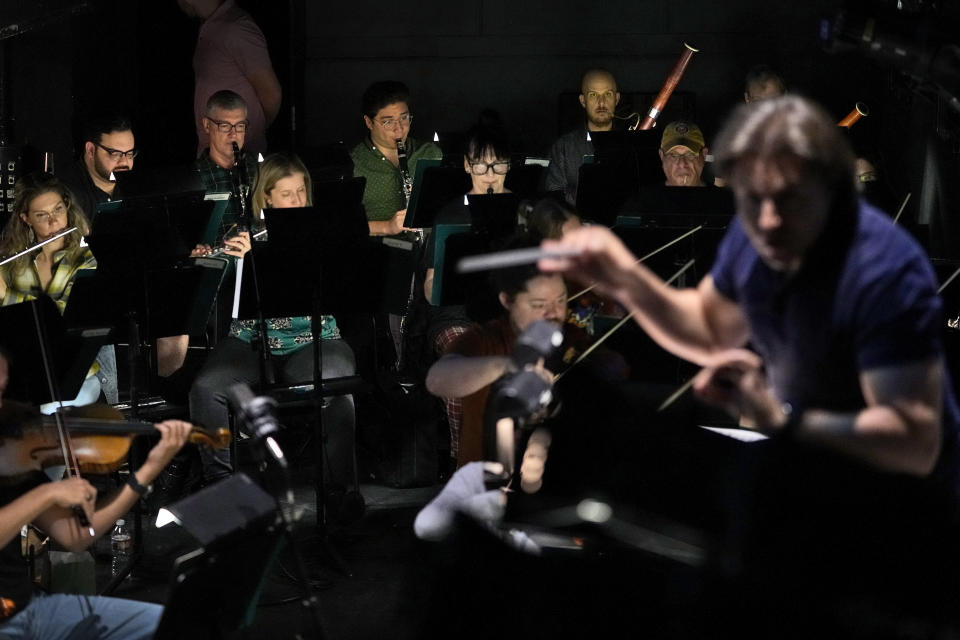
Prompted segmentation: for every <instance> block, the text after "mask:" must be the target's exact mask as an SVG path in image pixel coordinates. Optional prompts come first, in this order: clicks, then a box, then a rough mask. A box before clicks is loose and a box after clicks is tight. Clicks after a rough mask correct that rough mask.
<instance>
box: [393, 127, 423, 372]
mask: <svg viewBox="0 0 960 640" xmlns="http://www.w3.org/2000/svg"><path fill="white" fill-rule="evenodd" d="M397 168H398V169H399V170H400V193H401V195H402V196H403V206H404V208H406V207H407V206H409V205H410V194H411V193H413V177H412V176H411V175H410V166H409V164H408V163H407V146H406V145H405V144H404V143H403V139H401V138H397ZM416 235H417V242H418V243H422V241H423V232H422V231H419V230H418V231H417V232H416ZM414 274H416V272H414ZM414 277H416V275H414ZM415 289H416V287H415V286H414V283H413V282H411V283H410V295H409V296H408V297H407V305H406V309H405V310H404V312H403V316H402V317H401V318H400V348H399V349H398V350H397V361H396V364H395V366H396V369H397V372H398V373H399V372H400V371H402V370H403V365H404V361H403V360H404V358H403V356H404V351H405V350H406V349H405V345H404V342H405V340H406V337H407V320H408V318H409V317H410V313H411V312H412V311H413V303H414V298H415V297H416V296H415V294H414V291H415Z"/></svg>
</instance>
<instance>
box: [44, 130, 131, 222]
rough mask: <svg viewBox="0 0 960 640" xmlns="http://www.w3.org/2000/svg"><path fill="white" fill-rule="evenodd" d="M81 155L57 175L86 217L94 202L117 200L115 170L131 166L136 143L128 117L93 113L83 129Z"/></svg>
mask: <svg viewBox="0 0 960 640" xmlns="http://www.w3.org/2000/svg"><path fill="white" fill-rule="evenodd" d="M83 139H84V143H83V155H82V156H81V158H80V160H79V161H78V162H77V164H76V166H74V167H73V171H69V172H67V174H66V175H63V176H60V177H61V179H62V180H63V181H64V182H65V183H66V184H67V186H69V187H70V190H71V191H72V192H73V195H74V196H75V198H76V202H77V204H78V205H80V208H81V209H83V213H84V214H85V215H86V216H87V217H88V218H90V219H92V218H93V216H94V215H95V214H96V212H97V205H99V204H100V203H103V202H109V201H110V200H119V199H120V194H119V193H118V192H117V183H116V182H115V181H114V179H113V175H114V174H115V173H119V172H121V171H130V170H131V169H133V159H134V158H135V157H136V156H137V147H136V144H135V141H134V138H133V127H132V126H131V124H130V120H129V119H128V118H126V117H125V116H122V115H116V114H111V115H106V116H99V117H96V118H94V119H92V120H90V122H89V123H88V124H87V127H86V130H85V131H84V137H83Z"/></svg>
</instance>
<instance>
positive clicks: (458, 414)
mask: <svg viewBox="0 0 960 640" xmlns="http://www.w3.org/2000/svg"><path fill="white" fill-rule="evenodd" d="M463 170H464V171H466V173H467V175H469V176H470V190H469V191H467V194H466V195H471V194H474V195H487V194H499V193H509V190H508V189H507V188H506V186H505V185H506V179H507V173H508V172H509V171H510V145H509V141H508V138H507V135H506V133H505V131H504V130H503V125H502V123H501V122H500V118H499V116H498V115H497V114H496V113H494V112H492V111H484V112H483V113H481V114H480V120H479V121H478V122H477V124H475V125H474V126H473V128H471V129H470V131H469V132H468V133H467V138H466V141H465V143H464V154H463ZM466 199H467V198H466V196H464V197H463V198H458V199H457V200H456V201H454V202H451V203H450V204H448V205H446V206H445V207H444V208H443V209H441V210H440V211H439V212H438V213H437V217H436V219H435V221H434V224H435V225H441V224H470V209H469V206H468V205H467V204H466ZM435 228H436V227H435ZM434 253H435V246H434V242H433V238H431V239H430V240H429V241H428V242H427V251H426V255H425V257H424V262H425V264H426V265H427V269H426V276H425V278H424V281H423V293H424V297H425V298H426V300H427V302H428V303H430V302H431V300H432V296H433V276H434V269H433V266H432V265H433V262H434ZM426 315H427V322H426V324H427V330H426V335H427V344H428V345H430V347H431V348H432V353H431V354H430V355H431V356H432V358H431V361H432V360H433V359H436V357H438V356H440V355H442V354H443V353H444V352H445V351H446V349H447V346H448V345H450V344H451V343H452V342H453V341H454V340H455V339H456V338H457V337H458V336H460V335H462V334H463V333H464V332H466V330H467V329H468V328H469V327H470V326H471V325H472V324H473V321H472V320H471V319H470V318H469V316H467V312H466V309H465V307H464V306H462V305H447V306H428V307H427V313H426ZM443 402H444V407H445V409H446V413H447V423H448V425H449V427H450V456H451V458H452V459H453V461H456V459H457V455H458V451H459V441H460V426H461V422H462V405H461V401H460V399H459V398H444V400H443Z"/></svg>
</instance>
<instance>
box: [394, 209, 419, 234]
mask: <svg viewBox="0 0 960 640" xmlns="http://www.w3.org/2000/svg"><path fill="white" fill-rule="evenodd" d="M406 217H407V210H406V209H401V210H400V211H397V212H396V213H395V214H393V217H392V218H390V220H389V225H388V226H387V235H389V236H393V235H396V234H398V233H402V232H403V231H416V229H411V228H410V227H405V226H403V219H404V218H406Z"/></svg>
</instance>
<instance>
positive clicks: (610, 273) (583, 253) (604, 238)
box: [537, 226, 637, 297]
mask: <svg viewBox="0 0 960 640" xmlns="http://www.w3.org/2000/svg"><path fill="white" fill-rule="evenodd" d="M541 248H542V249H543V250H544V251H548V252H554V253H557V254H568V255H558V256H556V257H546V258H541V259H540V260H539V261H538V262H537V266H538V267H540V270H541V271H546V272H548V273H554V272H559V273H563V274H565V275H569V276H570V277H571V278H573V279H574V280H577V281H579V282H581V283H583V284H585V285H590V284H596V285H597V289H598V290H599V291H600V292H602V293H607V294H609V295H613V296H614V297H616V295H617V293H619V292H620V289H622V288H623V287H625V286H627V284H628V283H627V280H626V279H625V278H624V276H625V274H627V273H628V272H630V271H631V270H632V269H633V267H634V264H635V263H636V260H637V259H636V257H635V256H634V255H633V254H632V253H630V250H629V249H627V247H626V245H624V244H623V242H621V240H620V239H619V238H618V237H617V236H615V235H614V234H613V232H612V231H610V230H609V229H607V228H606V227H601V226H589V227H581V228H579V229H574V230H571V231H569V232H568V233H565V234H564V235H563V237H562V238H561V239H559V240H544V241H543V244H542V245H541Z"/></svg>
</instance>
